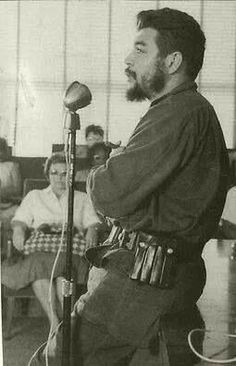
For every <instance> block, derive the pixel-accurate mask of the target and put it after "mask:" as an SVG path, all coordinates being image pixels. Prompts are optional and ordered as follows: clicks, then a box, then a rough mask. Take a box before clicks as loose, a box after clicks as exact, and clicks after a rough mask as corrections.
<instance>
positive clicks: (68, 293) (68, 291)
mask: <svg viewBox="0 0 236 366" xmlns="http://www.w3.org/2000/svg"><path fill="white" fill-rule="evenodd" d="M70 117H71V118H70V125H69V126H66V127H67V128H68V130H69V132H68V134H69V162H70V166H69V177H68V178H69V179H68V180H69V182H68V185H69V192H68V212H67V213H68V216H67V235H66V236H67V238H66V239H67V245H66V276H65V277H66V278H65V280H64V283H63V297H64V298H63V327H62V334H63V338H62V364H61V365H62V366H70V364H71V362H70V361H71V360H70V351H71V303H72V301H71V300H72V292H73V291H72V289H73V283H72V279H71V276H72V248H73V210H74V178H75V160H76V131H77V130H80V117H79V115H78V114H76V113H75V112H71V111H70Z"/></svg>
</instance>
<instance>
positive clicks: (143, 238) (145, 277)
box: [86, 225, 177, 289]
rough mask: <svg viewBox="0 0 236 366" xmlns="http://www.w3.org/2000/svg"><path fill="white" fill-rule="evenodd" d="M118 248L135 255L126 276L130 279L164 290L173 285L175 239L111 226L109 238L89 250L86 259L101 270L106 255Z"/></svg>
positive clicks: (175, 258) (175, 260)
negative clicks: (130, 231)
mask: <svg viewBox="0 0 236 366" xmlns="http://www.w3.org/2000/svg"><path fill="white" fill-rule="evenodd" d="M119 248H125V249H128V250H130V251H132V252H133V253H134V257H135V258H134V266H133V269H132V271H131V273H130V276H129V277H130V278H131V279H132V280H136V281H139V282H140V283H146V284H149V285H151V286H156V287H159V288H163V289H168V288H171V287H172V286H173V285H174V280H175V273H176V264H177V257H176V249H177V241H176V240H175V239H171V238H157V237H155V236H152V235H147V234H145V233H143V232H132V233H128V232H127V231H125V230H123V229H122V228H121V227H120V226H119V225H118V226H113V228H112V230H111V233H110V235H109V237H108V239H107V240H106V241H105V242H104V243H103V244H102V245H101V246H99V247H95V248H90V249H88V250H87V251H86V257H87V259H88V260H89V261H90V263H92V264H93V265H95V266H97V267H102V263H103V259H104V258H105V257H107V254H108V253H111V252H112V251H114V250H118V249H119Z"/></svg>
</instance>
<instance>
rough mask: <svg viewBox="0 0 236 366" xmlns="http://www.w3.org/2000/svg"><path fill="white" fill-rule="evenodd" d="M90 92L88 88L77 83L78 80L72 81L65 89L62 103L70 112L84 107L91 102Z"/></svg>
mask: <svg viewBox="0 0 236 366" xmlns="http://www.w3.org/2000/svg"><path fill="white" fill-rule="evenodd" d="M91 100H92V94H91V92H90V90H89V88H88V87H87V86H86V85H84V84H81V83H79V82H78V81H73V83H71V84H70V85H69V86H68V88H67V89H66V91H65V95H64V99H63V101H64V105H65V107H66V108H68V109H69V111H70V112H76V111H77V109H81V108H84V107H86V106H87V105H89V104H90V103H91Z"/></svg>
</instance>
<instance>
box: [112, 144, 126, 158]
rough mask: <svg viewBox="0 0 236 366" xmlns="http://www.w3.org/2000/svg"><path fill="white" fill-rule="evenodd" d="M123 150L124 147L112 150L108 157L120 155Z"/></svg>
mask: <svg viewBox="0 0 236 366" xmlns="http://www.w3.org/2000/svg"><path fill="white" fill-rule="evenodd" d="M124 149H125V147H123V146H120V147H117V148H115V149H112V151H111V153H110V157H112V156H115V155H117V154H120V153H121V152H122V151H124Z"/></svg>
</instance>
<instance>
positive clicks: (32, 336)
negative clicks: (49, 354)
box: [3, 317, 49, 366]
mask: <svg viewBox="0 0 236 366" xmlns="http://www.w3.org/2000/svg"><path fill="white" fill-rule="evenodd" d="M4 330H5V329H4V322H3V366H27V365H28V362H29V360H30V358H31V356H32V355H33V353H34V352H35V351H36V349H37V348H38V347H39V346H40V345H41V344H42V343H43V342H45V341H46V339H47V336H48V331H49V325H48V321H47V319H46V318H35V317H34V318H30V317H18V318H14V325H13V331H12V337H11V338H10V339H7V340H6V339H4Z"/></svg>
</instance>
